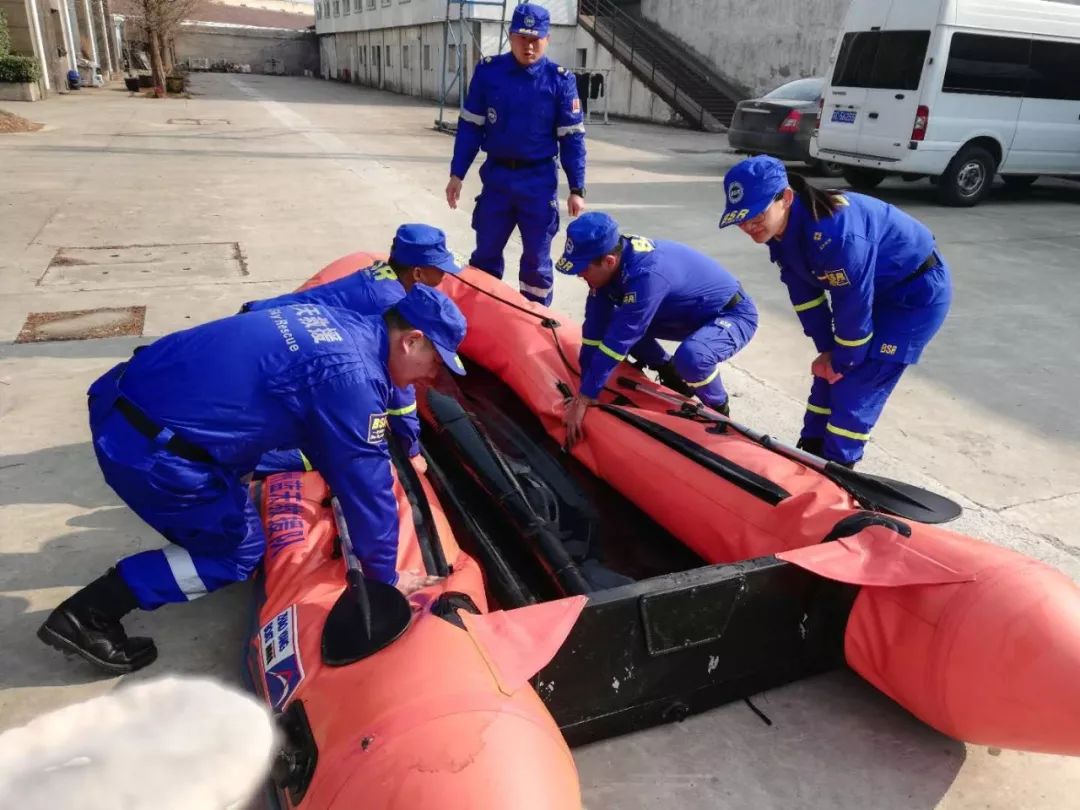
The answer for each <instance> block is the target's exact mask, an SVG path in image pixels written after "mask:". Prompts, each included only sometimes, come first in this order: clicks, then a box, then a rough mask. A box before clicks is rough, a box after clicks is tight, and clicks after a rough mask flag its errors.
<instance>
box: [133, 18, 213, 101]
mask: <svg viewBox="0 0 1080 810" xmlns="http://www.w3.org/2000/svg"><path fill="white" fill-rule="evenodd" d="M201 2H202V0H138V4H139V7H140V8H141V10H142V13H143V20H142V22H143V26H144V27H145V28H146V39H147V41H148V42H149V43H150V69H151V72H152V73H153V75H154V86H155V87H164V86H165V73H166V69H165V59H166V53H167V49H168V46H169V42H170V41H171V40H172V38H173V36H174V35H175V34H176V31H177V29H178V28H179V27H180V23H182V22H183V21H184V20H186V19H187V18H188V17H189V16H190V14H191V12H192V11H193V10H194V9H195V8H196V6H198V5H200V4H201ZM170 61H171V60H170Z"/></svg>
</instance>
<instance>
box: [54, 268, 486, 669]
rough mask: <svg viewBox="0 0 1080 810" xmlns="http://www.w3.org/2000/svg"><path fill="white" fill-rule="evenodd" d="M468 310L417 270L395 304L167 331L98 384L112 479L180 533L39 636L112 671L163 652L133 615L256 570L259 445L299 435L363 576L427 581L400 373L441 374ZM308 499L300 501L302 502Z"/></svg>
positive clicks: (278, 313)
mask: <svg viewBox="0 0 1080 810" xmlns="http://www.w3.org/2000/svg"><path fill="white" fill-rule="evenodd" d="M464 336H465V319H464V317H463V315H462V314H461V311H460V310H458V308H457V307H456V306H455V305H454V303H453V302H452V301H450V299H448V298H446V296H444V295H443V294H442V293H440V292H438V291H437V290H433V289H431V288H430V287H426V286H422V285H417V286H415V287H414V288H413V289H412V290H411V291H410V292H409V293H408V295H406V296H405V297H404V298H402V299H401V300H400V301H398V303H397V304H396V305H395V306H394V307H392V308H391V309H389V310H388V311H387V312H386V313H385V314H384V315H382V316H374V317H363V316H361V315H358V314H357V313H355V312H352V311H350V310H346V309H339V308H334V307H324V306H318V305H315V304H286V305H283V306H281V307H274V308H272V309H268V310H262V311H258V312H248V313H244V314H239V315H233V316H231V317H228V318H224V319H222V320H218V321H212V322H210V323H207V324H203V325H201V326H196V327H194V328H193V329H188V330H186V331H183V332H177V333H174V334H171V335H167V336H166V337H163V338H161V339H159V340H157V341H155V342H154V343H152V344H150V345H149V346H147V347H145V348H143V349H141V350H139V351H137V352H136V354H135V355H134V356H133V357H132V358H131V359H130V360H128V361H126V362H124V363H120V364H119V365H117V366H116V367H114V368H113V369H111V370H110V371H108V372H107V373H106V374H104V375H103V376H102V377H101V378H99V379H98V380H97V381H95V382H94V383H93V385H91V386H90V390H89V392H88V394H89V411H90V430H91V434H92V438H93V445H94V450H95V452H96V454H97V458H98V463H99V465H100V466H101V470H102V472H103V474H104V477H105V480H106V482H107V483H108V484H109V485H110V486H111V487H112V488H113V489H114V490H115V491H116V493H117V495H119V496H120V498H121V499H123V500H124V502H125V503H127V504H128V506H130V507H131V509H132V510H133V511H134V512H135V513H136V514H137V515H139V517H141V518H142V519H143V520H144V521H145V522H146V523H148V524H149V525H150V526H151V527H152V528H154V529H156V530H157V531H158V532H160V533H161V534H162V535H164V536H165V538H166V539H167V540H169V545H167V546H165V548H163V549H158V550H155V551H145V552H141V553H138V554H135V555H133V556H131V557H127V558H125V559H123V560H121V561H120V562H119V563H118V564H117V566H116V567H115V568H113V569H110V570H109V572H108V573H106V574H105V575H104V576H102V577H100V578H98V579H97V580H95V581H94V582H92V583H91V584H90V585H87V586H86V587H85V588H83V589H82V590H80V591H78V592H77V593H76V594H74V595H73V596H72V597H70V598H69V599H67V600H65V601H64V602H63V603H61V604H60V605H59V606H58V607H57V608H56V609H55V610H54V611H53V612H52V613H51V614H50V616H49V617H48V619H46V621H45V623H44V624H43V625H42V626H41V628H40V629H39V630H38V636H39V638H41V640H42V641H44V642H45V643H47V644H49V645H50V646H53V647H55V648H57V649H59V650H62V651H64V652H73V653H76V654H78V655H80V656H82V657H83V658H85V659H86V660H88V661H90V662H91V663H93V664H95V665H97V666H98V667H100V668H101V669H104V670H105V671H107V672H110V673H114V674H120V673H124V672H131V671H134V670H136V669H140V668H142V667H144V666H146V665H148V664H150V663H151V662H152V661H153V660H154V659H155V658H156V657H157V649H156V647H155V646H154V643H153V641H152V640H151V639H148V638H129V637H128V636H127V634H126V633H125V632H124V628H123V625H122V624H121V622H120V620H121V618H122V617H123V616H124V615H126V614H127V613H128V612H130V611H131V610H134V609H135V608H136V607H138V608H142V609H143V610H154V609H155V608H157V607H160V606H161V605H164V604H166V603H169V602H184V601H189V600H191V599H195V598H197V597H199V596H202V595H203V594H206V593H208V592H210V591H214V590H217V589H218V588H222V587H224V586H226V585H229V584H231V583H233V582H239V581H242V580H245V579H247V578H248V576H249V575H250V574H251V572H252V570H253V569H254V568H255V566H256V565H257V564H258V563H259V561H260V559H261V558H262V556H263V552H264V549H265V546H266V537H265V535H264V533H263V529H262V525H261V523H260V521H259V516H258V514H257V511H256V508H255V505H254V504H253V503H252V501H251V498H250V496H249V494H248V479H249V477H250V473H251V471H252V470H253V469H254V468H255V465H256V463H257V462H258V460H259V458H260V457H261V456H262V455H263V454H264V453H265V452H267V451H268V450H272V449H274V448H276V447H282V446H285V447H299V448H300V449H301V450H302V451H303V452H304V454H305V455H307V456H308V457H309V458H310V459H311V460H312V461H313V462H314V463H315V464H317V466H318V468H319V470H320V471H321V473H322V474H323V476H324V477H325V478H326V480H327V482H328V483H329V484H330V486H331V488H332V489H333V491H334V492H335V493H336V495H337V497H338V498H339V500H340V501H341V505H342V509H343V512H344V515H345V520H346V522H347V524H348V526H349V529H350V532H349V533H350V535H351V537H352V538H353V543H354V546H355V551H356V555H357V557H358V558H359V560H360V561H361V564H362V565H363V568H364V572H365V574H366V576H369V577H372V578H374V579H378V580H380V581H382V582H385V583H389V584H393V585H396V586H397V588H398V589H399V590H401V591H402V592H404V593H409V592H412V591H414V590H416V589H418V588H420V587H424V586H425V585H427V584H429V583H430V581H431V580H430V578H428V577H425V576H422V575H421V574H419V573H418V572H416V571H401V572H398V571H396V570H395V568H396V560H397V538H398V514H397V503H396V500H395V498H394V494H393V475H392V473H391V465H390V457H389V453H388V451H387V445H386V432H387V415H386V408H387V403H388V401H389V398H390V391H391V388H392V387H393V386H395V385H396V386H398V387H405V386H407V385H410V384H412V383H414V382H419V381H421V380H426V379H432V378H433V377H434V376H435V374H436V373H437V372H438V367H439V365H440V358H441V362H442V363H443V364H445V365H447V366H448V367H449V368H450V370H451V371H453V372H455V373H458V374H463V373H464V367H463V366H462V364H461V360H460V359H459V358H458V356H457V355H456V353H455V352H456V351H457V347H458V345H459V344H460V342H461V340H462V338H463V337H464ZM297 506H298V510H299V504H297Z"/></svg>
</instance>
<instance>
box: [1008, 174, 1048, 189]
mask: <svg viewBox="0 0 1080 810" xmlns="http://www.w3.org/2000/svg"><path fill="white" fill-rule="evenodd" d="M1001 179H1002V180H1004V181H1005V185H1006V186H1007V187H1008V188H1010V189H1012V190H1013V191H1023V190H1024V189H1025V188H1031V186H1032V185H1033V184H1034V183H1035V181H1036V180H1038V179H1039V175H1037V174H1003V175H1001Z"/></svg>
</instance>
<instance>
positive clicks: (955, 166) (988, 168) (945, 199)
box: [938, 146, 997, 208]
mask: <svg viewBox="0 0 1080 810" xmlns="http://www.w3.org/2000/svg"><path fill="white" fill-rule="evenodd" d="M996 171H997V161H996V160H994V156H993V155H991V154H990V152H989V151H988V150H986V149H984V148H983V147H981V146H965V147H964V148H963V149H961V150H960V151H959V152H957V153H956V156H955V157H953V159H952V160H950V161H949V165H948V166H946V167H945V171H944V172H942V173H941V180H940V182H939V183H938V199H940V200H941V202H942V203H943V204H944V205H949V206H953V207H957V208H970V207H971V206H973V205H978V204H979V203H980V202H982V201H983V200H984V199H985V198H986V195H987V194H989V193H990V186H991V185H992V184H993V182H994V173H995V172H996Z"/></svg>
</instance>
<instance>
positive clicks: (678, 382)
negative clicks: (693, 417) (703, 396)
mask: <svg viewBox="0 0 1080 810" xmlns="http://www.w3.org/2000/svg"><path fill="white" fill-rule="evenodd" d="M656 371H657V375H656V376H657V377H658V378H659V380H660V384H661V385H666V386H667V387H668V388H670V389H671V390H672V391H675V392H676V393H678V394H682V395H683V396H684V397H686V398H687V399H693V398H694V397H695V396H697V391H695V390H694V389H693V388H691V387H690V386H689V385H688V384H687V382H686V380H684V379H683V378H682V377H680V376H679V372H677V371H676V370H675V365H674V363H672V362H671V361H668V362H667V363H664V365H662V366H660V368H658V369H657V370H656Z"/></svg>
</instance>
